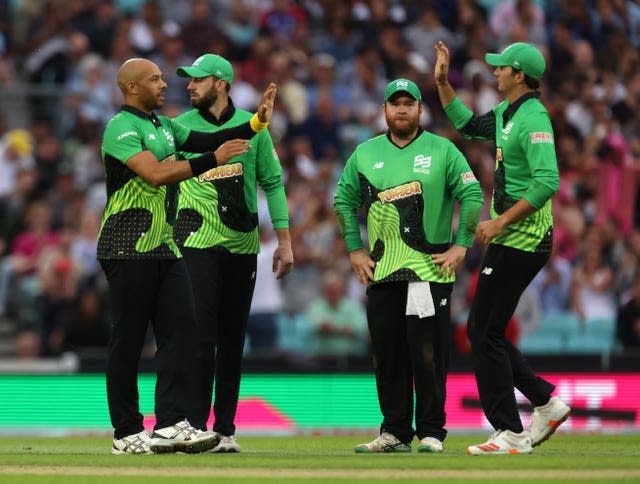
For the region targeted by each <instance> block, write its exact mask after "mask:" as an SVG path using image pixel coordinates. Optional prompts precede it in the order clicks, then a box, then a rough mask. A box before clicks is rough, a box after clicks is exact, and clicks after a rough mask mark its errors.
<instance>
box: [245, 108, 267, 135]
mask: <svg viewBox="0 0 640 484" xmlns="http://www.w3.org/2000/svg"><path fill="white" fill-rule="evenodd" d="M249 124H250V125H251V129H252V130H254V131H255V132H256V133H259V132H260V131H262V130H263V129H265V128H266V127H267V126H269V121H267V122H266V123H263V122H262V121H260V118H259V117H258V113H255V114H254V115H253V117H252V118H251V119H250V120H249Z"/></svg>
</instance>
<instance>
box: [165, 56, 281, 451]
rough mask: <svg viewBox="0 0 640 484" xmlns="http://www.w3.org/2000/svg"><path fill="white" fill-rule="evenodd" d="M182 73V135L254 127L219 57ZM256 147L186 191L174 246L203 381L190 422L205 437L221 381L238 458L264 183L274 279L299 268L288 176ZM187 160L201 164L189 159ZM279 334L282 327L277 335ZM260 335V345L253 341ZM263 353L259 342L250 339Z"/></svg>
mask: <svg viewBox="0 0 640 484" xmlns="http://www.w3.org/2000/svg"><path fill="white" fill-rule="evenodd" d="M177 73H178V75H179V76H181V77H187V78H190V81H189V84H188V86H187V89H188V91H189V95H190V97H191V105H192V106H193V107H194V109H192V110H191V111H188V112H186V113H184V114H183V115H181V116H179V117H177V118H176V121H178V122H179V123H180V124H182V125H183V126H187V127H189V128H191V129H197V130H199V131H206V132H211V133H216V132H220V130H222V129H225V128H228V127H232V126H238V125H240V124H242V123H246V121H247V120H249V119H250V118H251V116H252V113H249V112H247V111H243V110H241V109H237V108H236V107H235V106H234V104H233V101H232V100H231V98H230V97H229V90H230V88H231V85H232V83H233V67H232V66H231V63H230V62H229V61H228V60H227V59H225V58H224V57H221V56H219V55H215V54H205V55H202V56H200V57H199V58H197V59H196V60H195V61H194V63H193V65H191V66H189V67H180V68H178V70H177ZM250 145H251V148H250V149H249V150H248V151H247V152H245V153H242V154H241V155H239V156H236V157H234V158H233V159H232V160H230V161H229V162H228V163H227V164H226V165H222V166H218V167H216V168H212V169H211V170H209V171H206V172H205V173H202V174H201V175H199V176H197V177H193V178H189V179H188V180H185V181H183V182H182V183H181V184H180V197H179V204H178V216H177V219H176V224H175V227H174V239H175V240H176V242H177V243H178V246H179V247H180V251H181V252H182V254H183V256H184V260H185V263H186V265H187V269H188V271H189V275H190V278H191V283H192V286H193V294H194V297H195V305H196V321H197V324H198V330H199V331H198V350H197V353H196V358H197V361H196V367H195V370H194V371H195V374H196V379H197V382H198V389H199V391H200V393H199V396H198V398H197V399H196V400H195V401H194V402H193V403H194V406H193V409H192V412H191V414H190V416H189V421H190V422H191V424H192V425H193V426H194V427H196V428H198V429H201V430H207V420H208V418H209V414H210V413H211V399H212V393H213V386H214V381H215V402H214V405H213V411H214V416H215V421H214V422H213V431H214V432H215V434H216V436H217V438H218V441H219V442H218V443H217V445H216V446H215V447H214V449H213V451H214V452H239V451H240V446H239V444H238V443H237V442H236V439H235V424H234V420H235V416H236V410H237V407H238V396H239V391H240V377H241V368H242V354H243V350H244V342H245V334H246V333H247V320H248V318H249V309H250V307H251V300H252V298H253V290H254V286H255V282H256V264H257V254H258V251H259V250H260V244H259V233H258V207H257V193H256V192H257V184H258V183H259V184H260V186H261V187H262V189H263V190H264V192H265V195H266V198H267V204H268V207H269V214H270V215H271V223H272V225H273V228H274V230H275V231H276V234H277V237H278V247H277V249H276V250H275V252H274V254H273V265H272V270H273V272H276V276H275V277H277V278H278V279H280V278H282V277H284V276H285V275H286V274H288V273H289V271H290V270H291V267H292V266H293V253H292V251H291V238H290V236H289V213H288V209H287V199H286V197H285V192H284V186H283V184H282V168H281V166H280V161H279V159H278V156H277V154H276V151H275V148H274V146H273V141H272V140H271V136H270V135H269V132H268V131H267V130H263V131H261V132H260V133H258V134H257V135H256V136H255V137H253V138H252V139H251V141H250ZM184 156H185V157H186V158H192V157H194V156H198V155H197V154H193V153H184ZM271 331H272V332H273V334H274V335H275V331H276V328H275V327H273V328H271ZM254 336H255V338H254ZM250 338H251V343H252V348H253V347H254V344H255V347H257V348H259V345H260V341H259V339H258V333H250Z"/></svg>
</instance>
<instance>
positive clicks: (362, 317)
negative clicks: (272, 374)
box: [306, 271, 368, 356]
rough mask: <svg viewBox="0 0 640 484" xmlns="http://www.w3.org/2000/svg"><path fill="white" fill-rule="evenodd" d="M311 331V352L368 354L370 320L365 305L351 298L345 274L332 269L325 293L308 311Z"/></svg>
mask: <svg viewBox="0 0 640 484" xmlns="http://www.w3.org/2000/svg"><path fill="white" fill-rule="evenodd" d="M306 318H307V320H308V322H309V326H310V330H311V351H312V352H313V354H315V355H319V356H327V355H329V356H344V355H364V354H365V350H366V348H367V339H368V338H367V334H368V333H367V320H366V314H365V312H364V308H363V307H362V304H360V303H359V302H358V301H354V300H352V299H349V298H348V297H347V293H346V286H345V276H344V275H343V274H340V273H337V272H333V271H328V272H326V273H325V274H324V278H323V282H322V296H321V297H320V298H317V299H315V300H313V301H312V302H311V304H310V305H309V307H308V308H307V311H306Z"/></svg>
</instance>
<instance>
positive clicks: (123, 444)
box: [111, 430, 152, 455]
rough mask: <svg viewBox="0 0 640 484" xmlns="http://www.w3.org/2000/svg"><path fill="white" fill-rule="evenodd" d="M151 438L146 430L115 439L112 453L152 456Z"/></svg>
mask: <svg viewBox="0 0 640 484" xmlns="http://www.w3.org/2000/svg"><path fill="white" fill-rule="evenodd" d="M150 442H151V438H150V437H149V434H147V433H146V432H145V431H144V430H143V431H142V432H139V433H137V434H131V435H127V436H126V437H122V438H121V439H113V446H112V447H111V453H112V454H116V455H122V454H151V453H152V452H151V449H150V448H149V443H150Z"/></svg>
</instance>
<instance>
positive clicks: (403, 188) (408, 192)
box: [378, 181, 422, 203]
mask: <svg viewBox="0 0 640 484" xmlns="http://www.w3.org/2000/svg"><path fill="white" fill-rule="evenodd" d="M421 193H422V185H421V184H420V182H417V181H414V182H409V183H405V184H403V185H398V186H397V187H393V188H389V189H388V190H383V191H381V192H380V193H378V200H380V202H382V203H390V202H394V201H396V200H400V199H402V198H409V197H410V196H412V195H419V194H421Z"/></svg>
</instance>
